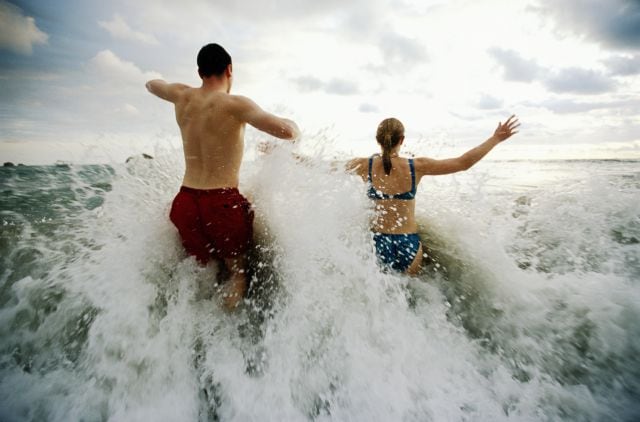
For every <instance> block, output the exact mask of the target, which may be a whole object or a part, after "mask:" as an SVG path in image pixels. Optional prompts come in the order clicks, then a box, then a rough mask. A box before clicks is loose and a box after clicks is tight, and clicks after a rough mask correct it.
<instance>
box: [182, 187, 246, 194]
mask: <svg viewBox="0 0 640 422" xmlns="http://www.w3.org/2000/svg"><path fill="white" fill-rule="evenodd" d="M180 192H186V193H191V194H195V195H216V194H219V195H230V194H238V195H239V194H240V191H239V190H238V188H215V189H196V188H190V187H188V186H181V187H180Z"/></svg>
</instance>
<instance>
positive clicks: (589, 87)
mask: <svg viewBox="0 0 640 422" xmlns="http://www.w3.org/2000/svg"><path fill="white" fill-rule="evenodd" d="M543 84H544V85H545V86H546V87H547V88H548V89H549V90H550V91H553V92H557V93H574V94H601V93H603V92H608V91H611V90H613V89H615V83H614V81H613V80H611V79H609V78H607V77H606V76H605V75H603V74H602V73H600V72H596V71H594V70H589V69H580V68H576V67H572V68H567V69H561V70H560V71H557V72H554V73H552V74H551V75H550V76H548V77H546V78H545V79H544V80H543Z"/></svg>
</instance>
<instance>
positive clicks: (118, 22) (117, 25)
mask: <svg viewBox="0 0 640 422" xmlns="http://www.w3.org/2000/svg"><path fill="white" fill-rule="evenodd" d="M98 25H100V26H101V27H103V28H104V29H106V30H107V31H108V32H109V34H111V36H112V37H113V38H116V39H120V40H131V41H137V42H140V43H143V44H150V45H158V44H159V42H158V40H157V39H156V38H155V37H154V36H153V35H149V34H145V33H143V32H139V31H134V30H133V29H131V27H130V26H129V25H128V24H127V22H125V20H124V19H123V18H122V17H121V16H120V15H114V16H113V19H112V20H111V21H98Z"/></svg>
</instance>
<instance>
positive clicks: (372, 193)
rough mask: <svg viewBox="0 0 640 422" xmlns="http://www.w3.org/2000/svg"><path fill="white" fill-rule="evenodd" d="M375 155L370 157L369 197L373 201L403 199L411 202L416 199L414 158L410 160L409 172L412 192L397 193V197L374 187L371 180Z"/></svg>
mask: <svg viewBox="0 0 640 422" xmlns="http://www.w3.org/2000/svg"><path fill="white" fill-rule="evenodd" d="M373 157H374V156H373V155H372V156H371V157H369V178H368V180H367V181H368V182H369V190H368V191H367V196H368V197H369V198H371V199H402V200H406V201H410V200H412V199H414V198H415V197H416V171H415V169H414V168H413V158H409V159H408V160H407V161H409V170H410V171H411V190H410V191H408V192H402V193H397V194H395V195H388V194H386V193H383V192H381V191H379V190H377V189H376V188H374V187H373V180H372V179H371V167H372V166H373Z"/></svg>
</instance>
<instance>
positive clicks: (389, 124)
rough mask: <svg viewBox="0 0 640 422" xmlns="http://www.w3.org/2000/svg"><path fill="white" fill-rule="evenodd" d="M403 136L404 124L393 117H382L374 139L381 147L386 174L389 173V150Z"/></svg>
mask: <svg viewBox="0 0 640 422" xmlns="http://www.w3.org/2000/svg"><path fill="white" fill-rule="evenodd" d="M403 137H404V126H403V125H402V123H401V122H400V120H398V119H396V118H394V117H390V118H388V119H384V120H383V121H382V122H380V124H379V125H378V131H377V132H376V140H377V141H378V143H379V144H380V146H381V147H382V165H383V166H384V172H385V173H386V174H390V173H391V150H392V149H393V148H395V146H396V145H398V143H400V141H402V139H403Z"/></svg>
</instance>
